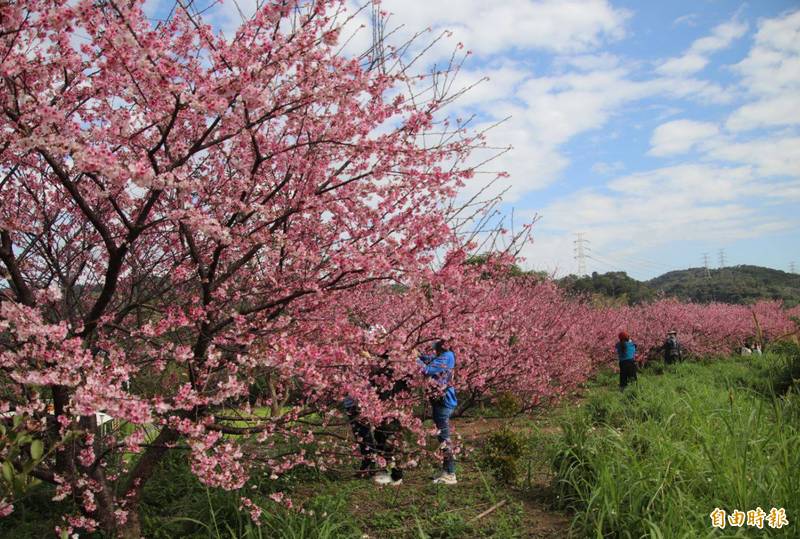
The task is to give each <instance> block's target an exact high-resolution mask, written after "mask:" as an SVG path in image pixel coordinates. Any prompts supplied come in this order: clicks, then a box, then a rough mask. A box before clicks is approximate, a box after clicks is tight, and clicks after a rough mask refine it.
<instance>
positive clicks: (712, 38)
mask: <svg viewBox="0 0 800 539" xmlns="http://www.w3.org/2000/svg"><path fill="white" fill-rule="evenodd" d="M746 32H747V25H746V24H744V23H741V22H739V21H737V20H732V21H728V22H724V23H722V24H720V25H718V26H716V27H714V29H713V30H712V31H711V34H710V35H708V36H705V37H702V38H700V39H698V40H696V41H695V42H694V43H692V45H691V47H689V50H687V51H686V52H685V53H684V54H683V55H682V56H679V57H677V58H671V59H669V60H667V61H665V62H664V63H662V64H661V65H660V66H659V67H658V71H659V72H660V73H662V74H664V75H669V76H685V75H691V74H692V73H697V72H698V71H700V70H702V69H703V68H705V67H706V65H708V62H709V56H710V55H712V54H713V53H715V52H717V51H720V50H723V49H726V48H728V47H729V46H730V45H731V43H733V41H734V40H736V39H739V38H740V37H742V36H743V35H744V34H745V33H746Z"/></svg>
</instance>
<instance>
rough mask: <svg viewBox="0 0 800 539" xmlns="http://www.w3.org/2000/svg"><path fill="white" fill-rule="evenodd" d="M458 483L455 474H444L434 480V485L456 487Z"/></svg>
mask: <svg viewBox="0 0 800 539" xmlns="http://www.w3.org/2000/svg"><path fill="white" fill-rule="evenodd" d="M456 483H458V480H457V479H456V474H454V473H443V474H442V475H440V476H439V477H437V478H436V479H434V480H433V484H434V485H455V484H456Z"/></svg>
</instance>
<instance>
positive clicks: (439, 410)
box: [433, 404, 456, 473]
mask: <svg viewBox="0 0 800 539" xmlns="http://www.w3.org/2000/svg"><path fill="white" fill-rule="evenodd" d="M452 413H453V409H452V408H448V407H447V406H441V405H437V404H434V405H433V422H434V423H436V428H437V429H439V434H438V438H439V442H440V443H441V444H442V446H441V447H442V452H443V453H444V463H443V466H442V469H444V471H445V472H447V473H456V459H455V457H454V456H453V448H452V447H451V444H450V415H451V414H452Z"/></svg>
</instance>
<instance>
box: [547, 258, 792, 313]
mask: <svg viewBox="0 0 800 539" xmlns="http://www.w3.org/2000/svg"><path fill="white" fill-rule="evenodd" d="M558 283H559V285H560V286H561V287H562V288H564V289H566V290H569V291H571V292H574V293H577V294H589V295H592V296H593V297H594V298H595V300H596V301H598V302H603V301H611V302H612V303H617V304H629V305H635V304H639V303H644V302H648V301H651V300H653V299H655V298H656V297H658V296H660V295H663V296H667V297H675V298H678V299H681V300H687V301H693V302H698V303H710V302H721V303H737V304H747V303H754V302H756V301H758V300H781V301H783V302H784V303H785V304H786V305H787V306H788V307H793V306H795V305H798V304H800V275H797V274H793V273H787V272H785V271H780V270H776V269H772V268H764V267H760V266H746V265H743V266H733V267H730V268H720V269H710V270H706V269H705V268H689V269H685V270H678V271H670V272H668V273H665V274H664V275H661V276H659V277H656V278H655V279H651V280H649V281H637V280H636V279H633V278H632V277H630V276H629V275H627V274H626V273H625V272H608V273H604V274H598V273H596V272H594V273H592V275H591V276H584V277H577V276H575V275H570V276H568V277H564V278H563V279H560V280H559V281H558Z"/></svg>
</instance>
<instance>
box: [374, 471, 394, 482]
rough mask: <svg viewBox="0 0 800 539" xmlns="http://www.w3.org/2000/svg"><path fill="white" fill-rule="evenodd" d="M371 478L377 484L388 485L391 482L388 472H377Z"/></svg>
mask: <svg viewBox="0 0 800 539" xmlns="http://www.w3.org/2000/svg"><path fill="white" fill-rule="evenodd" d="M372 480H373V481H375V482H376V483H378V484H379V485H388V484H389V483H391V482H392V476H391V475H389V472H378V473H376V474H375V475H374V476H373V477H372Z"/></svg>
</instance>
